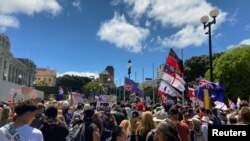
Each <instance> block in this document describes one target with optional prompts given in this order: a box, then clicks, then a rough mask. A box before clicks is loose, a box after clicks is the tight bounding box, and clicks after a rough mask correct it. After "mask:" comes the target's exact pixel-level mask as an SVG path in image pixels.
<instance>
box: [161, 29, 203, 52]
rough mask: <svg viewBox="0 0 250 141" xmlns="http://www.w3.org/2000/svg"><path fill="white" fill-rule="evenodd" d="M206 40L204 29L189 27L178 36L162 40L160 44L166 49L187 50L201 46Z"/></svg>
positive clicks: (178, 33) (179, 32)
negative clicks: (192, 46) (187, 48)
mask: <svg viewBox="0 0 250 141" xmlns="http://www.w3.org/2000/svg"><path fill="white" fill-rule="evenodd" d="M204 38H205V35H204V33H203V29H201V27H200V28H195V27H194V26H190V25H187V26H185V27H184V28H182V29H181V30H180V31H178V32H177V33H176V34H174V35H172V36H170V37H166V38H164V39H161V38H160V37H158V42H159V43H160V44H161V45H163V46H165V47H177V48H185V47H187V46H190V45H194V46H200V45H201V44H202V42H203V40H204Z"/></svg>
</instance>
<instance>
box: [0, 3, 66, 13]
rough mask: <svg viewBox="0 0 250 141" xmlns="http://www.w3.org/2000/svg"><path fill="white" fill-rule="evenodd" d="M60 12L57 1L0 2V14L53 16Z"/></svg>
mask: <svg viewBox="0 0 250 141" xmlns="http://www.w3.org/2000/svg"><path fill="white" fill-rule="evenodd" d="M60 11H61V6H60V5H59V3H58V2H57V0H8V2H6V1H4V0H1V1H0V13H2V14H16V13H23V14H27V15H33V14H34V13H40V12H48V13H51V14H53V15H56V14H58V13H59V12H60Z"/></svg>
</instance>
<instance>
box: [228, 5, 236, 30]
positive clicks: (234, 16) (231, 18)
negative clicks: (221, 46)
mask: <svg viewBox="0 0 250 141" xmlns="http://www.w3.org/2000/svg"><path fill="white" fill-rule="evenodd" d="M238 13H239V8H237V9H236V10H235V11H234V13H233V14H232V16H230V17H228V22H229V24H230V25H231V26H234V25H235V24H236V23H237V22H238V20H237V19H236V17H237V16H238Z"/></svg>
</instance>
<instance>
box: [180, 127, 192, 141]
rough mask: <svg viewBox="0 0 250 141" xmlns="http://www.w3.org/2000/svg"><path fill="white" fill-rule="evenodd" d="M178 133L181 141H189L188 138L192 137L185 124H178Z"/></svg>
mask: <svg viewBox="0 0 250 141" xmlns="http://www.w3.org/2000/svg"><path fill="white" fill-rule="evenodd" d="M177 132H178V134H179V136H180V138H181V141H188V139H187V137H188V135H190V132H189V128H188V125H187V124H186V123H184V122H180V123H179V124H177Z"/></svg>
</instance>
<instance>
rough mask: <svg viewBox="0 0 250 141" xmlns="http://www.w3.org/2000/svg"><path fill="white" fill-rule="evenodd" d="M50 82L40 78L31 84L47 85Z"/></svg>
mask: <svg viewBox="0 0 250 141" xmlns="http://www.w3.org/2000/svg"><path fill="white" fill-rule="evenodd" d="M49 85H50V82H49V81H48V80H47V81H46V80H40V81H38V80H37V81H36V83H35V84H33V86H49Z"/></svg>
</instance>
